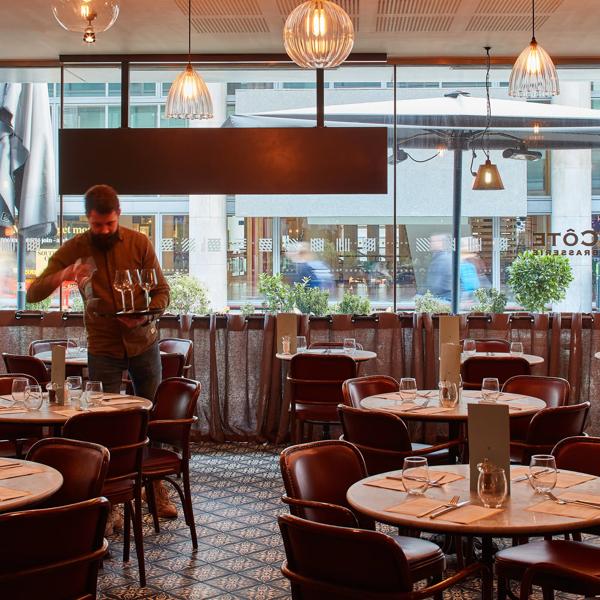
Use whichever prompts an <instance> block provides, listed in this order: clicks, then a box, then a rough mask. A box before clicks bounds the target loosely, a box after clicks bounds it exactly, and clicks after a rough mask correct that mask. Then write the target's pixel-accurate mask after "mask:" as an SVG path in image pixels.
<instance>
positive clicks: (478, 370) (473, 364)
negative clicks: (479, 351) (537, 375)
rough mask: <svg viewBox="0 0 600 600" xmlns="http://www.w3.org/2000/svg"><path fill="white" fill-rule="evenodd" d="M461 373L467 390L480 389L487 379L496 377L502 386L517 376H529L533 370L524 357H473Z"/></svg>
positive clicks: (463, 365) (465, 363) (468, 359)
mask: <svg viewBox="0 0 600 600" xmlns="http://www.w3.org/2000/svg"><path fill="white" fill-rule="evenodd" d="M461 373H462V379H463V385H464V387H465V389H480V388H481V382H482V381H483V379H484V378H485V377H496V378H497V379H498V381H499V382H500V385H502V384H503V383H504V382H505V381H507V380H508V379H510V378H511V377H514V376H515V375H529V374H530V373H531V368H530V367H529V363H528V362H527V360H526V359H525V358H523V357H522V356H471V357H470V358H467V360H465V362H464V363H463V364H462V367H461Z"/></svg>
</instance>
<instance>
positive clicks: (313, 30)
mask: <svg viewBox="0 0 600 600" xmlns="http://www.w3.org/2000/svg"><path fill="white" fill-rule="evenodd" d="M283 43H284V46H285V51H286V52H287V53H288V56H289V57H290V58H291V59H292V60H293V61H294V62H295V63H296V64H297V65H298V66H299V67H302V68H303V69H332V68H334V67H337V66H339V65H341V64H342V63H343V62H344V61H345V60H346V58H348V55H349V54H350V52H351V51H352V47H353V46H354V25H353V24H352V19H350V17H349V16H348V13H347V12H346V11H345V10H344V9H343V8H342V7H341V6H339V5H337V4H336V3H335V2H330V0H309V1H308V2H303V3H302V4H300V5H299V6H297V7H296V8H295V9H294V10H293V11H292V12H291V13H290V14H289V16H288V18H287V19H286V22H285V26H284V28H283Z"/></svg>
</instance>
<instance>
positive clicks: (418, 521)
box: [347, 465, 600, 564]
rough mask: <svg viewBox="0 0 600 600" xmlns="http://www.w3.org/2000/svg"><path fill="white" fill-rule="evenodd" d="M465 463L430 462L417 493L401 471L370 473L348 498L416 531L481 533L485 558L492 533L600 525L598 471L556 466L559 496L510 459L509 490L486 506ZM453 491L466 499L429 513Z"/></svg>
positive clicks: (554, 532) (505, 534) (361, 508)
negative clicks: (538, 487)
mask: <svg viewBox="0 0 600 600" xmlns="http://www.w3.org/2000/svg"><path fill="white" fill-rule="evenodd" d="M469 469H470V467H469V465H442V466H433V467H429V474H428V478H429V480H430V481H432V482H434V481H438V483H437V484H436V485H435V486H434V487H429V488H428V489H427V490H426V492H425V494H424V495H421V496H417V495H410V494H407V493H406V492H405V491H404V484H403V483H402V471H391V472H389V473H382V474H379V475H373V476H371V477H367V478H365V479H362V480H360V481H358V482H356V483H355V484H354V485H352V486H351V487H350V488H349V489H348V491H347V500H348V503H349V504H350V506H351V507H352V508H353V509H354V510H356V511H358V512H359V513H361V514H363V515H366V516H368V517H371V518H372V519H375V520H376V521H380V522H382V523H387V524H390V525H394V526H398V527H405V528H409V529H413V530H415V531H424V532H431V533H443V534H448V535H452V536H469V537H481V538H482V549H483V550H482V551H483V560H484V562H486V563H487V564H490V563H491V561H492V558H493V544H492V540H493V538H514V537H520V536H523V537H533V536H541V535H557V534H564V533H568V532H573V531H580V530H585V529H588V528H590V527H597V526H599V525H600V478H598V477H595V476H593V475H589V474H586V473H578V472H574V471H567V470H563V469H559V471H558V475H557V483H556V487H555V488H554V490H553V494H554V496H555V497H556V498H558V499H559V501H554V500H552V499H550V498H549V497H548V496H546V495H544V494H539V493H537V492H536V491H535V490H534V489H533V487H532V486H531V485H530V483H529V478H528V476H527V475H528V467H523V466H516V465H513V466H511V467H510V479H511V486H510V487H511V493H510V495H509V496H507V497H506V499H505V500H504V502H503V503H502V506H501V507H500V508H486V507H485V506H483V503H482V501H481V500H480V499H479V497H478V494H477V492H474V491H471V489H470V480H469ZM441 476H443V478H442V479H441V480H440V477H441ZM453 497H457V498H458V503H459V504H460V503H461V502H465V501H468V504H466V505H464V506H461V507H460V508H453V509H451V510H450V511H448V512H446V514H443V515H441V516H439V517H437V518H431V515H432V514H433V513H432V512H431V511H432V510H434V509H436V510H437V508H438V507H439V508H442V506H443V505H444V504H448V503H449V500H451V499H452V498H453ZM575 500H577V501H579V502H582V501H583V502H585V501H589V502H592V504H594V505H597V506H587V505H584V504H578V503H577V502H574V501H575ZM559 502H564V503H559Z"/></svg>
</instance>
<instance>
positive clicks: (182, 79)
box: [165, 0, 214, 119]
mask: <svg viewBox="0 0 600 600" xmlns="http://www.w3.org/2000/svg"><path fill="white" fill-rule="evenodd" d="M213 116H214V113H213V104H212V98H211V97H210V92H209V90H208V86H207V85H206V83H205V81H204V79H202V77H201V76H200V75H199V74H198V73H197V72H196V70H195V69H194V67H193V66H192V0H188V64H187V66H186V68H185V70H184V71H183V73H181V74H179V75H178V76H177V79H175V81H174V82H173V84H172V85H171V89H170V90H169V95H168V97H167V103H166V105H165V117H166V118H167V119H212V118H213Z"/></svg>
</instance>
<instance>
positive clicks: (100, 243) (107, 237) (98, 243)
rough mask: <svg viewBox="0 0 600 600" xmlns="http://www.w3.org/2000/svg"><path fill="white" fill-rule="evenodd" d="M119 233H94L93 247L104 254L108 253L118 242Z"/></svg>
mask: <svg viewBox="0 0 600 600" xmlns="http://www.w3.org/2000/svg"><path fill="white" fill-rule="evenodd" d="M118 239H119V232H118V231H115V232H114V233H108V234H105V233H92V245H93V246H95V247H96V248H97V249H98V250H101V251H102V252H108V251H109V250H110V249H111V248H112V247H113V246H114V245H115V244H116V243H117V241H118Z"/></svg>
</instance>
